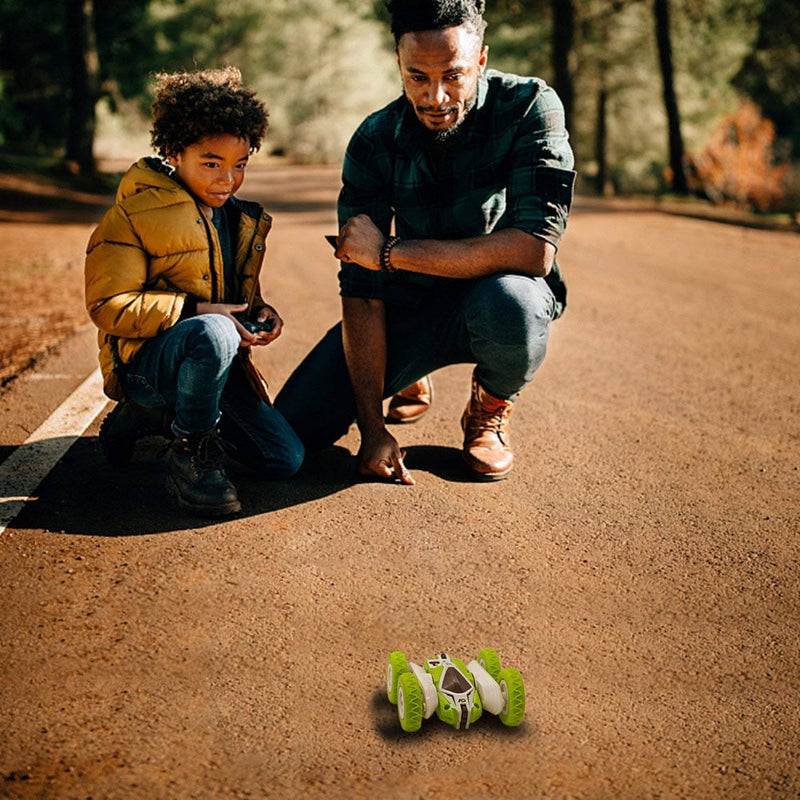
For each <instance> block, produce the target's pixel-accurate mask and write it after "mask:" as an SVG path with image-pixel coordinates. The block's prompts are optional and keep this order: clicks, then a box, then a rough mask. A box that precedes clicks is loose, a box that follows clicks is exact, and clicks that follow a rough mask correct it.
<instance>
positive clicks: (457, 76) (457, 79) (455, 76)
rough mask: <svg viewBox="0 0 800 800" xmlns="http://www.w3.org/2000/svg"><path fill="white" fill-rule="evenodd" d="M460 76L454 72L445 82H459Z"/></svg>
mask: <svg viewBox="0 0 800 800" xmlns="http://www.w3.org/2000/svg"><path fill="white" fill-rule="evenodd" d="M462 77H463V76H462V74H461V73H460V72H454V73H453V74H452V75H448V76H447V80H449V81H454V82H455V81H460V80H461V78H462Z"/></svg>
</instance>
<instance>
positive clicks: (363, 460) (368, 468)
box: [358, 428, 415, 486]
mask: <svg viewBox="0 0 800 800" xmlns="http://www.w3.org/2000/svg"><path fill="white" fill-rule="evenodd" d="M405 457H406V452H405V450H401V449H400V446H399V445H398V444H397V439H395V438H394V436H392V434H391V433H389V431H387V430H386V428H383V429H382V430H379V431H377V432H376V433H375V434H372V435H370V436H368V437H366V436H362V440H361V449H360V450H359V451H358V473H359V475H362V476H363V477H365V478H387V479H390V480H396V481H399V482H400V483H404V484H407V485H409V486H413V485H414V483H415V480H414V479H413V478H412V477H411V473H410V472H409V471H408V470H407V469H406V467H405V464H404V463H403V459H404V458H405Z"/></svg>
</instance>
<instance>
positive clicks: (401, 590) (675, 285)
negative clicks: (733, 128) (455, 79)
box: [0, 166, 800, 800]
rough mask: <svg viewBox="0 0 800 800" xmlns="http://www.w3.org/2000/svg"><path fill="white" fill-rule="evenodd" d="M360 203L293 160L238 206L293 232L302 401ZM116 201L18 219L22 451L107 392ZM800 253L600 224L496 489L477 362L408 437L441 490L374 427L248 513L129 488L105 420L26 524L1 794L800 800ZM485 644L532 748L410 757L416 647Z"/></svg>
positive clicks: (140, 463)
mask: <svg viewBox="0 0 800 800" xmlns="http://www.w3.org/2000/svg"><path fill="white" fill-rule="evenodd" d="M23 189H24V187H23ZM337 189H338V184H337V170H332V169H322V168H288V167H281V166H278V167H273V168H260V167H254V168H253V170H252V174H250V176H249V177H248V181H247V182H246V183H245V186H244V189H243V191H242V196H244V197H253V198H256V199H260V200H262V201H263V202H265V204H266V205H267V207H268V209H269V210H270V211H271V212H272V213H273V215H274V217H275V227H274V229H273V233H272V234H271V236H270V240H269V245H268V256H267V257H268V262H269V266H268V269H267V270H266V272H265V274H264V278H263V285H264V290H265V294H266V296H268V297H269V298H271V299H272V300H273V301H274V304H275V305H276V306H277V307H278V309H279V310H280V311H281V313H282V315H283V316H284V318H285V319H286V328H285V332H284V335H283V336H282V337H281V339H280V340H278V341H277V342H276V343H275V344H274V345H272V346H270V347H269V348H265V349H264V350H265V352H259V358H260V363H261V365H262V367H263V368H264V370H265V371H266V372H267V374H268V375H269V377H270V379H271V384H272V386H273V387H274V388H275V389H277V388H278V387H280V385H281V384H282V382H283V381H284V380H285V378H286V377H287V376H288V374H289V373H290V371H291V369H292V368H293V367H294V365H295V364H296V363H297V361H298V360H299V359H300V358H301V357H302V355H303V354H304V353H305V352H306V351H307V349H308V348H309V347H310V346H311V344H313V342H314V341H316V339H317V338H318V337H319V336H320V335H321V333H322V332H324V330H326V329H327V327H328V326H330V325H331V324H333V323H334V322H335V321H336V319H337V314H338V299H337V295H336V263H335V262H334V261H333V259H332V258H331V253H330V247H329V246H328V244H327V243H326V242H325V241H324V239H323V234H325V233H331V232H334V231H335V214H334V204H335V197H336V192H337ZM99 200H102V198H100V199H98V198H87V197H78V198H74V201H73V202H72V203H71V204H69V205H68V207H66V208H65V207H64V204H63V203H62V204H61V205H59V204H57V203H55V201H54V200H52V198H51V201H50V204H49V205H48V203H47V202H45V201H41V202H37V203H36V204H32V207H31V208H30V209H28V210H26V209H25V208H24V207H23V208H20V207H19V204H18V205H17V206H16V207H15V208H13V209H5V206H4V207H3V209H5V210H3V209H0V241H1V242H2V246H1V247H0V264H1V265H2V268H3V271H4V275H7V274H9V273H10V275H11V279H10V282H9V281H5V280H4V283H5V284H6V286H5V288H4V292H3V295H0V310H2V311H3V314H4V316H5V319H6V326H5V334H4V338H3V342H4V345H3V347H2V351H3V352H2V359H3V360H2V361H0V364H2V365H3V367H4V368H6V365H11V366H8V367H7V371H6V372H5V373H3V374H4V375H5V377H6V378H8V377H11V376H14V375H19V377H16V378H15V379H14V380H11V381H10V382H7V384H6V386H5V389H4V390H3V392H2V393H0V435H2V441H3V444H4V447H3V452H4V453H6V454H7V452H9V451H10V449H11V447H12V446H13V445H17V444H19V443H20V442H22V441H23V440H24V439H25V438H26V435H27V433H29V432H30V431H31V430H33V429H34V428H35V427H36V426H37V425H38V424H39V422H41V420H42V419H43V418H44V417H45V416H47V414H48V413H49V410H52V408H53V407H55V406H56V405H57V404H58V403H59V402H61V400H62V399H63V397H64V396H66V394H68V393H69V392H70V391H71V390H72V389H73V388H74V387H75V385H77V384H78V383H79V382H80V380H81V379H82V377H84V376H85V375H86V374H88V372H90V371H91V370H92V369H94V367H95V364H96V360H95V358H96V356H95V343H94V333H93V330H92V329H91V328H90V327H89V326H87V325H86V320H85V316H84V314H85V312H84V311H83V308H82V273H81V264H82V249H83V246H84V244H85V241H86V239H87V238H88V234H89V232H90V230H91V228H92V225H93V223H94V221H95V220H96V219H97V218H98V216H99V213H100V212H99V210H98V209H99V208H100V207H101V205H102V204H101V203H100V202H99ZM40 206H42V207H40ZM798 252H800V249H799V248H798V237H797V235H796V234H792V233H778V232H768V231H759V230H751V229H746V228H740V227H735V226H731V225H720V224H717V223H713V222H708V221H703V220H697V219H687V218H683V217H677V216H668V215H666V214H659V213H654V212H652V211H647V210H639V211H637V210H630V209H627V210H626V208H625V207H624V206H623V207H619V206H618V205H614V206H611V205H607V206H606V205H604V204H603V203H601V202H592V203H589V202H587V201H583V202H582V201H580V200H579V201H578V203H577V205H576V209H575V211H574V214H573V218H572V220H571V222H570V228H569V231H568V233H567V236H566V239H565V241H564V243H563V245H562V249H561V253H560V260H561V261H562V263H563V266H564V269H565V272H566V274H567V278H568V282H569V287H570V304H569V308H568V311H567V313H566V315H565V317H564V318H563V319H562V320H559V321H558V322H557V323H556V324H555V326H554V328H553V333H552V337H551V346H550V352H549V354H548V357H547V359H546V361H545V363H544V366H543V367H542V369H541V370H540V373H539V374H538V375H537V378H536V380H535V381H534V384H533V385H532V386H531V387H529V388H528V389H527V390H526V391H525V392H524V393H523V395H522V396H521V398H520V400H519V402H518V403H517V406H516V407H515V410H514V414H513V417H512V433H513V437H514V445H515V455H516V463H517V466H516V468H515V471H514V473H513V474H512V476H511V477H510V478H509V479H508V480H506V481H503V482H500V483H497V484H489V485H485V484H475V483H471V482H469V481H467V480H465V478H464V476H463V474H462V472H461V470H460V467H459V458H458V448H459V447H460V430H459V416H460V413H461V410H462V409H463V405H464V403H465V401H466V398H467V394H468V391H469V374H470V367H469V366H467V365H460V366H455V367H451V368H448V369H445V370H442V371H440V372H439V373H437V374H436V375H435V376H434V379H435V382H436V398H435V406H434V408H433V409H432V410H431V412H429V414H428V416H427V417H426V418H425V419H424V420H423V421H421V422H419V423H418V424H416V425H413V426H407V427H403V428H401V429H399V430H397V435H398V438H400V441H401V443H402V444H403V445H404V446H405V447H406V448H407V450H408V465H409V467H410V469H411V470H412V472H413V474H414V476H415V477H416V479H417V485H416V486H414V487H404V486H397V485H383V484H375V483H360V482H357V481H356V480H355V475H354V469H353V459H352V455H351V454H352V453H355V451H356V449H357V446H358V437H357V435H356V433H355V431H353V430H351V432H350V434H348V436H347V437H346V438H344V439H343V440H341V441H340V442H339V443H338V445H337V446H336V447H334V448H331V449H330V450H327V451H325V452H323V453H321V454H319V455H317V456H314V457H312V458H310V459H309V461H308V463H307V464H306V465H305V466H304V468H303V470H302V472H301V474H300V475H299V476H298V477H297V478H296V479H294V480H292V481H287V482H280V483H273V484H266V485H265V484H259V483H258V482H256V481H254V480H252V479H251V478H249V477H246V476H236V481H237V483H238V485H239V487H240V494H241V496H242V501H243V507H244V508H243V513H242V516H241V517H240V518H238V519H236V520H233V521H227V522H221V523H213V524H212V523H208V522H203V521H198V520H196V519H193V518H191V517H188V516H186V515H184V514H183V513H181V512H179V511H177V510H174V509H173V508H172V507H171V506H170V504H169V499H168V497H167V496H166V492H165V490H164V487H163V475H164V460H163V455H162V454H161V452H160V449H161V448H160V445H159V442H158V441H150V442H147V443H144V444H143V446H142V447H141V448H140V449H139V451H138V452H137V455H136V458H135V460H134V462H133V463H132V464H131V466H130V467H128V468H126V469H124V470H111V469H109V468H107V467H106V466H105V465H104V463H103V461H102V458H101V456H100V453H99V449H98V447H97V439H96V435H97V429H98V426H99V422H100V420H99V419H98V420H96V421H95V422H94V423H93V424H92V425H91V426H90V428H89V429H88V430H87V432H86V434H85V436H84V437H82V438H81V439H80V440H79V441H78V442H77V443H76V444H75V446H74V447H73V448H72V449H71V450H70V451H69V452H68V453H67V455H66V456H65V457H64V459H62V461H61V462H60V464H59V465H58V466H57V467H56V469H55V470H54V471H53V472H52V473H51V474H50V476H49V477H48V478H47V479H46V481H45V482H44V483H43V485H42V486H41V487H40V490H39V491H38V493H37V496H36V497H35V498H34V499H32V501H31V502H30V503H29V504H28V505H27V507H26V509H25V510H24V511H23V513H22V514H21V515H20V517H18V518H17V520H16V521H15V522H14V523H12V525H11V526H10V527H9V529H8V530H7V531H6V532H5V533H4V534H2V535H0V608H2V614H0V796H2V797H9V798H26V799H27V798H59V800H60V799H61V798H76V800H77V799H78V798H94V799H95V800H97V799H98V798H148V800H154V799H155V798H210V797H229V796H230V797H246V798H292V799H294V798H310V799H311V800H315V798H325V799H326V800H327V799H328V798H333V799H334V800H338V798H342V800H350V798H356V799H358V798H374V797H382V798H385V799H386V800H389V798H397V800H406V798H425V799H426V800H427V799H428V798H431V799H434V798H442V799H443V800H450V799H451V798H453V799H455V798H465V799H466V800H473V799H474V800H478V799H480V800H483V799H485V800H498V799H501V798H509V799H511V800H517V799H518V798H519V799H520V800H527V798H591V799H592V800H594V799H595V798H655V797H664V798H667V797H668V798H718V797H725V798H776V797H781V798H783V797H786V798H788V797H796V796H798V794H800V711H799V710H798V702H797V698H798V694H799V692H800V653H799V652H798V650H799V649H800V647H799V645H798V635H797V631H798V622H800V595H799V594H798V578H797V563H798V556H799V555H800V553H799V552H798V550H799V549H800V482H799V481H798V477H799V476H800V473H799V472H798V467H800V448H798V438H800V437H799V436H798V434H799V433H800V430H799V427H800V425H799V424H798V419H800V416H798V412H799V411H800V407H799V405H800V401H799V397H798V396H799V394H800V391H799V390H800V381H798V368H797V365H798V362H797V353H798V350H799V349H800V317H798V313H797V310H798V308H799V307H800V259H798ZM15 275H16V276H19V275H24V276H25V278H24V280H23V281H22V282H20V281H19V280H17V282H16V283H15V282H14V276H15ZM26 283H27V286H26V285H25V284H26ZM12 290H13V293H12ZM18 291H19V292H21V295H20V296H18V295H17V292H18ZM19 297H24V301H22V300H20V301H19V302H17V301H18V299H19ZM56 298H58V299H56ZM9 319H11V320H12V322H11V323H9ZM31 319H39V320H44V319H58V320H60V321H62V322H64V324H65V325H66V327H67V328H69V330H70V331H73V333H72V335H71V336H69V337H68V338H66V339H64V338H63V337H61V336H58V335H54V336H53V338H52V339H48V337H47V335H46V334H45V333H44V332H43V331H44V327H42V328H35V331H38V333H37V332H33V333H31V331H32V330H34V329H33V328H27V329H26V328H25V326H26V325H27V324H28V323H29V321H30V320H31ZM26 321H28V322H26ZM65 321H69V323H67V322H65ZM59 324H61V322H59ZM45 327H46V326H45ZM60 330H62V329H59V331H60ZM64 330H66V328H64ZM9 333H10V334H11V336H10V338H7V335H8V334H9ZM17 333H20V335H19V336H16V334H17ZM25 347H27V348H28V349H27V350H25ZM17 350H19V351H20V352H19V353H17V352H16V351H17ZM15 357H16V358H20V357H21V358H22V361H19V360H17V361H16V362H15V361H14V358H15ZM31 359H33V360H34V361H35V366H34V367H33V368H30V369H27V370H25V371H24V372H22V374H19V373H20V365H24V364H29V363H31ZM487 646H489V647H494V648H495V649H496V650H497V651H498V653H499V655H500V658H501V660H502V662H503V664H504V666H512V667H516V668H517V669H519V670H520V671H521V673H522V675H523V678H524V680H525V687H526V693H527V711H526V716H525V721H524V722H523V724H522V725H521V726H520V727H519V728H516V729H506V728H504V727H503V726H502V725H501V724H500V723H499V721H498V720H497V719H496V718H493V717H490V716H488V715H487V716H485V717H484V718H482V719H481V720H479V721H478V722H477V723H476V724H475V725H474V726H473V727H472V728H471V729H470V730H468V731H464V732H457V731H454V730H453V729H451V728H448V727H446V726H445V725H444V724H443V723H441V722H439V721H438V720H436V719H432V720H428V721H426V722H425V723H424V724H423V729H422V731H420V732H419V733H417V734H404V733H403V732H402V731H401V730H400V728H399V724H398V721H397V717H396V713H395V710H394V708H393V707H392V706H391V705H389V703H388V701H387V700H386V697H385V692H384V687H383V681H384V677H383V676H384V665H385V660H386V657H387V655H388V653H389V652H390V651H392V650H395V649H400V650H403V651H404V652H405V653H406V655H407V656H408V658H409V659H410V660H413V661H416V662H418V663H421V662H422V661H423V660H424V659H426V658H429V657H432V656H434V655H435V654H437V653H438V652H440V651H446V652H448V653H450V654H451V655H453V656H457V657H460V658H464V659H465V660H467V661H469V660H470V659H472V658H474V657H475V656H477V653H478V651H479V650H480V649H481V648H483V647H487Z"/></svg>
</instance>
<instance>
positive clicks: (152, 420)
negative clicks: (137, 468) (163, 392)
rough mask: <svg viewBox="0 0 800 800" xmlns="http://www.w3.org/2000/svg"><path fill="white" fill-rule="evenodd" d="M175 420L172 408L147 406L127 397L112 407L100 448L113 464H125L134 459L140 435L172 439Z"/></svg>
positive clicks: (101, 434)
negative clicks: (172, 427)
mask: <svg viewBox="0 0 800 800" xmlns="http://www.w3.org/2000/svg"><path fill="white" fill-rule="evenodd" d="M171 424H172V411H171V410H170V409H168V408H146V407H145V406H140V405H137V404H136V403H132V402H131V401H130V400H123V401H122V402H120V403H117V405H116V406H115V407H114V408H113V409H111V411H110V413H109V414H108V415H107V416H106V418H105V419H104V420H103V423H102V424H101V425H100V433H99V439H100V449H101V450H102V451H103V455H104V456H105V458H106V461H108V463H109V464H111V465H112V466H114V467H121V466H123V465H125V464H127V463H128V462H129V461H130V460H131V456H132V455H133V449H134V447H135V446H136V442H137V441H138V440H139V439H143V438H144V437H145V436H164V437H165V438H167V439H171V438H172V436H173V434H172V430H171V428H170V425H171Z"/></svg>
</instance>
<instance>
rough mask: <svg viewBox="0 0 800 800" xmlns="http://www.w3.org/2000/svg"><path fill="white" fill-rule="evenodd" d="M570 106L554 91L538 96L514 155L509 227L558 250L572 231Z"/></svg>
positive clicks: (550, 90)
mask: <svg viewBox="0 0 800 800" xmlns="http://www.w3.org/2000/svg"><path fill="white" fill-rule="evenodd" d="M573 166H574V157H573V154H572V148H571V147H570V144H569V135H568V133H567V130H566V127H565V125H564V107H563V105H562V103H561V100H560V99H559V97H558V95H557V94H556V93H555V91H554V90H553V89H551V88H550V87H545V88H543V89H542V90H541V91H540V92H538V93H537V94H536V96H535V98H534V100H533V102H532V103H531V105H530V106H529V107H528V109H527V111H526V113H525V115H524V118H523V121H522V123H521V125H520V127H519V129H518V135H517V137H516V140H515V142H514V147H513V149H512V152H511V169H510V176H509V183H508V190H507V195H506V213H505V219H504V223H505V224H504V227H514V228H520V229H521V230H524V231H526V232H527V233H530V234H532V235H534V236H537V237H539V238H541V239H544V240H545V241H547V242H550V243H551V244H552V245H554V246H555V247H558V243H559V242H560V240H561V237H562V236H563V234H564V231H565V229H566V227H567V217H568V216H569V210H570V206H571V204H572V193H573V189H574V185H575V171H574V170H573Z"/></svg>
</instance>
